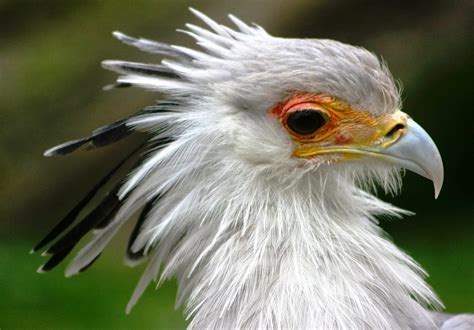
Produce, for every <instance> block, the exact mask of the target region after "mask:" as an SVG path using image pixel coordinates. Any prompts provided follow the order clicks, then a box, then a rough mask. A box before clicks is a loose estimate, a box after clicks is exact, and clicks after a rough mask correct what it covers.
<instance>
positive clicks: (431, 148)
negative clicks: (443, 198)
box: [379, 118, 444, 198]
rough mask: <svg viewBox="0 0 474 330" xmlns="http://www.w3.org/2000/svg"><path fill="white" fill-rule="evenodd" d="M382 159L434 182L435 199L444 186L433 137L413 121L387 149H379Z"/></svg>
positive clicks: (441, 165)
mask: <svg viewBox="0 0 474 330" xmlns="http://www.w3.org/2000/svg"><path fill="white" fill-rule="evenodd" d="M379 153H380V155H381V156H382V158H383V159H384V160H386V161H388V162H390V163H393V164H395V165H398V166H401V167H403V168H405V169H407V170H410V171H412V172H414V173H416V174H419V175H421V176H423V177H425V178H427V179H430V180H431V181H433V185H434V191H435V198H438V195H439V193H440V191H441V187H442V186H443V178H444V169H443V161H442V159H441V155H440V153H439V151H438V148H437V147H436V145H435V143H434V142H433V140H432V139H431V137H430V136H429V135H428V133H426V131H425V130H424V129H423V128H422V127H421V126H420V125H418V124H417V123H416V122H415V121H414V120H413V119H411V118H408V119H407V121H406V128H405V131H404V132H403V133H402V135H401V136H400V138H399V139H398V140H397V141H395V142H394V143H392V144H391V145H390V146H388V147H387V148H383V149H382V148H381V149H379Z"/></svg>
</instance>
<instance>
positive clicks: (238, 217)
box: [163, 174, 439, 329]
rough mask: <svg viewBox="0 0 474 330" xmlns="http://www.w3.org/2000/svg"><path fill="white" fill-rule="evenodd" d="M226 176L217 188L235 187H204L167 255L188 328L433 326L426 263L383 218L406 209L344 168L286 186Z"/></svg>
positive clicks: (433, 301)
mask: <svg viewBox="0 0 474 330" xmlns="http://www.w3.org/2000/svg"><path fill="white" fill-rule="evenodd" d="M249 179H250V178H249ZM228 180H229V185H224V184H220V185H219V186H218V187H232V189H229V188H227V189H228V190H227V191H216V190H215V189H209V190H208V191H209V192H212V193H210V194H209V195H208V196H204V197H202V196H201V195H202V194H203V192H201V193H199V194H200V196H201V198H202V201H203V202H202V203H201V204H200V206H201V207H200V208H199V209H198V208H196V209H195V210H194V212H191V213H192V214H193V215H194V217H193V218H192V219H188V224H187V226H188V227H187V229H186V232H187V234H185V236H187V237H186V238H185V239H183V238H181V241H179V242H176V243H175V244H176V246H175V247H174V248H173V249H170V250H169V255H168V256H167V258H166V260H167V262H166V261H165V263H166V264H167V265H166V268H165V271H164V273H163V278H167V277H172V276H178V282H179V287H180V288H179V294H178V302H180V301H185V300H186V301H187V305H186V313H187V315H188V316H189V317H190V318H191V319H192V321H191V323H190V327H193V328H273V327H278V328H374V329H385V328H387V329H388V328H394V327H395V328H398V327H401V328H406V327H408V326H413V325H414V324H423V326H425V325H431V323H430V322H431V321H430V320H429V317H428V315H427V312H426V310H425V308H424V306H425V305H428V304H432V305H436V304H439V302H438V300H437V298H436V296H435V295H434V293H433V292H432V291H431V289H430V288H429V287H428V286H427V285H426V284H425V282H424V281H423V276H424V272H423V270H422V269H420V268H419V267H418V265H417V264H416V263H415V262H414V261H413V260H412V259H411V258H410V257H408V256H407V255H406V254H404V253H403V252H402V251H400V250H399V249H398V248H397V247H396V246H395V245H394V244H393V243H392V242H390V241H389V240H387V239H386V238H385V237H384V233H383V232H382V230H381V229H380V228H379V227H378V226H377V224H376V219H375V216H376V215H377V214H387V213H388V214H395V213H397V212H398V209H396V208H395V207H393V206H391V205H389V204H386V203H384V202H382V201H380V200H379V199H377V198H375V197H374V196H372V195H370V194H368V193H366V192H364V191H363V190H360V189H359V188H357V187H356V185H355V184H354V183H353V182H350V181H348V180H347V178H342V177H339V176H330V175H327V176H324V177H321V176H319V177H318V176H311V175H309V174H308V175H307V176H303V177H301V178H299V180H298V182H297V183H295V184H293V185H288V186H285V187H281V186H279V188H278V189H277V188H276V187H275V186H272V185H268V182H264V181H260V182H259V181H258V179H257V180H256V178H255V177H253V178H252V180H253V181H252V185H250V184H245V183H243V184H242V176H240V177H239V180H240V184H239V185H237V180H236V178H229V179H228ZM232 180H233V181H234V183H235V184H236V185H232ZM279 184H281V182H280V183H279ZM216 193H217V195H216ZM195 219H201V220H200V221H196V220H195ZM203 219H204V220H203ZM184 242H187V243H184ZM183 274H184V275H183ZM420 322H424V323H420Z"/></svg>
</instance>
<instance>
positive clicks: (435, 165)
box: [104, 10, 443, 197]
mask: <svg viewBox="0 0 474 330" xmlns="http://www.w3.org/2000/svg"><path fill="white" fill-rule="evenodd" d="M193 12H194V14H195V15H197V16H198V17H199V18H200V19H202V20H203V21H204V22H205V23H207V24H208V25H209V27H210V28H211V30H212V32H211V31H208V30H205V29H202V28H200V27H198V26H195V25H192V24H187V28H188V29H187V30H185V31H183V32H184V33H186V34H189V35H191V36H192V37H193V38H194V39H196V40H197V43H198V44H199V45H200V46H201V47H202V48H203V50H204V52H199V51H195V50H191V49H188V48H184V47H178V46H173V51H174V52H175V53H174V54H172V55H175V59H174V60H164V61H163V62H162V63H163V66H164V67H165V68H166V69H167V70H168V71H170V72H172V74H174V75H175V76H176V78H177V79H174V80H171V79H164V78H162V77H146V78H145V77H142V76H138V75H127V76H123V77H121V78H119V83H122V84H126V85H130V84H132V85H138V86H142V87H145V88H149V89H152V90H159V91H162V92H163V91H165V92H167V93H170V94H172V95H173V97H174V98H175V99H180V101H179V102H178V103H179V104H180V110H178V111H177V112H176V113H175V116H173V115H170V114H168V115H167V116H165V117H161V118H162V119H165V118H166V120H167V123H166V124H167V125H169V126H171V127H173V130H175V132H178V131H179V133H178V134H179V135H180V136H187V137H189V141H190V142H191V143H199V142H197V140H199V139H201V138H203V137H204V136H205V137H206V138H205V140H206V141H207V142H203V143H205V144H209V145H215V146H220V147H222V146H224V147H222V148H220V151H219V152H217V151H216V150H214V155H217V154H219V156H218V157H223V158H231V159H233V160H240V161H241V162H242V163H245V164H246V165H247V166H250V169H253V170H255V171H256V172H261V171H262V170H263V171H264V172H265V173H266V174H267V175H268V173H277V176H279V177H280V178H281V177H284V176H285V174H284V173H295V172H298V171H299V172H301V171H303V172H305V171H306V172H307V171H313V172H316V173H320V174H321V173H324V174H327V173H331V172H334V171H337V172H339V173H349V174H350V175H351V176H354V177H356V178H357V180H358V181H360V182H367V181H370V182H371V181H380V182H381V183H382V185H383V186H384V187H385V188H386V189H387V190H390V189H392V190H393V189H396V188H397V186H398V184H399V182H400V180H399V178H398V174H397V173H398V172H399V170H400V168H404V169H408V170H410V171H413V172H415V173H417V174H419V175H422V176H424V177H426V178H428V179H430V180H432V181H433V183H434V188H435V196H436V197H437V196H438V194H439V191H440V189H441V186H442V182H443V165H442V160H441V157H440V154H439V152H438V150H437V148H436V146H435V144H434V142H433V141H432V139H431V138H430V137H429V135H428V134H427V133H426V132H425V131H424V130H423V129H422V128H421V127H420V126H419V125H418V124H417V123H416V122H415V121H414V120H413V119H411V117H410V116H409V115H407V114H406V113H404V112H402V111H401V110H400V108H401V102H400V95H399V88H397V84H396V83H395V81H394V79H393V77H392V75H391V73H390V72H389V70H388V68H387V66H386V65H385V64H384V63H383V61H381V60H380V59H379V58H378V57H377V56H375V55H374V54H373V53H371V52H369V51H367V50H365V49H363V48H360V47H355V46H351V45H347V44H343V43H340V42H337V41H333V40H322V39H285V38H275V37H272V36H270V35H269V34H268V33H266V32H265V31H264V30H263V29H262V28H261V27H259V26H256V25H255V26H253V27H251V26H248V25H247V24H245V23H243V22H242V21H240V20H239V19H237V18H236V17H234V16H232V15H230V18H231V20H232V21H233V22H234V23H235V24H236V26H237V27H238V28H239V31H234V30H232V29H230V28H227V27H225V26H223V25H219V24H217V23H215V22H214V21H212V20H211V19H209V18H208V17H206V16H205V15H203V14H202V13H200V12H197V11H194V10H193ZM115 35H116V36H117V37H118V38H120V39H122V40H123V41H125V42H128V43H132V44H133V40H132V39H130V38H129V37H126V36H124V35H122V34H120V33H116V34H115ZM127 38H129V39H127ZM141 40H142V41H145V40H143V39H141ZM135 45H136V46H139V47H140V45H139V44H138V43H137V42H135ZM144 45H145V44H143V43H142V44H141V48H142V49H144V48H145V47H144ZM104 66H105V67H106V68H109V69H112V70H116V71H119V72H124V70H123V68H122V69H121V68H120V66H119V65H118V64H117V63H116V62H114V61H106V62H104ZM126 73H130V72H126ZM145 117H146V115H145ZM154 119H155V121H160V118H159V117H158V116H155V118H154ZM153 121H154V120H153V118H152V119H150V118H148V119H144V118H139V119H138V120H135V122H134V123H132V125H137V126H138V127H139V126H140V125H141V124H144V125H145V127H149V125H150V122H153ZM214 149H215V148H214ZM252 166H253V168H252ZM282 171H283V172H282ZM397 178H398V179H397Z"/></svg>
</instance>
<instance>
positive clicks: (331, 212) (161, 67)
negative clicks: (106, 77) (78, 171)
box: [33, 9, 474, 329]
mask: <svg viewBox="0 0 474 330" xmlns="http://www.w3.org/2000/svg"><path fill="white" fill-rule="evenodd" d="M191 11H192V12H193V13H194V14H195V15H196V16H197V17H198V18H199V19H200V20H201V21H203V22H204V23H205V24H206V25H207V26H208V28H209V29H204V28H202V27H199V26H196V25H192V24H187V25H186V27H187V29H186V30H184V31H181V32H184V33H185V34H188V35H189V36H191V37H192V38H194V39H195V40H196V41H197V44H198V45H199V46H200V47H201V50H193V49H190V48H186V47H180V46H171V45H167V44H163V43H159V42H156V41H152V40H148V39H142V38H139V39H136V38H132V37H129V36H126V35H124V34H122V33H119V32H114V36H115V37H116V38H118V39H119V40H120V41H122V42H124V43H126V44H128V45H131V46H134V47H137V48H139V49H141V50H143V51H146V52H149V53H153V54H158V55H162V56H163V57H164V59H162V60H161V63H160V64H142V63H134V62H126V61H118V60H109V61H104V62H103V63H102V64H103V67H104V68H106V69H109V70H112V71H116V72H118V73H120V74H122V75H121V76H120V77H119V78H118V79H117V83H116V84H115V85H112V86H108V87H107V89H110V88H113V87H142V88H145V89H148V90H152V91H157V92H160V93H162V94H164V95H165V96H166V97H165V98H164V100H162V101H159V102H157V103H156V104H155V105H153V106H150V107H148V108H145V109H143V110H141V111H139V112H137V113H135V114H134V115H131V116H130V117H127V118H125V119H122V120H119V121H117V122H115V123H112V124H110V125H107V126H104V127H102V128H99V129H97V130H96V131H94V132H93V133H92V135H91V136H90V137H87V138H83V139H78V140H74V141H71V142H67V143H65V144H62V145H59V146H57V147H54V148H52V149H50V150H48V151H46V152H45V156H55V155H65V154H68V153H70V152H73V151H75V150H77V149H93V148H98V147H103V146H106V145H109V144H111V143H114V142H116V141H118V140H120V139H123V138H125V137H128V136H130V135H132V134H134V133H136V132H146V133H148V134H149V140H148V141H147V142H146V143H144V144H142V145H139V146H138V147H137V148H136V149H134V150H132V151H124V155H126V156H125V157H124V160H123V161H121V162H120V163H119V164H118V165H117V166H115V167H114V168H113V169H112V170H111V172H110V173H108V174H107V175H106V176H105V177H104V178H103V179H102V180H101V181H100V182H99V183H98V184H97V185H95V186H94V187H93V189H92V190H91V191H90V192H89V193H88V194H87V195H86V196H85V197H84V198H83V199H82V200H81V201H80V202H79V203H78V205H77V206H76V207H74V208H73V209H72V210H71V211H70V212H69V213H68V214H67V215H66V216H65V217H64V219H63V220H62V221H61V222H60V223H59V224H58V225H57V226H56V227H55V228H54V229H53V230H52V231H51V232H50V233H49V234H48V235H47V236H46V237H45V238H44V239H43V240H42V241H41V242H40V243H39V244H38V245H37V246H36V247H35V248H34V249H33V251H37V250H41V249H43V248H44V247H46V246H47V245H49V247H48V248H47V250H46V251H45V252H44V255H46V256H49V259H48V261H47V262H46V263H45V264H44V265H43V266H41V267H40V268H39V270H38V271H39V272H45V271H49V270H51V269H53V268H54V267H55V266H57V265H58V264H59V263H60V262H61V261H62V260H64V259H65V258H66V256H67V255H68V254H69V253H70V252H71V251H72V250H73V249H74V247H75V245H76V244H77V243H78V242H79V241H80V240H81V239H82V238H83V237H84V236H85V235H87V234H88V233H89V232H93V237H92V239H91V240H90V242H89V243H88V244H87V245H85V247H83V248H82V249H80V251H79V252H78V253H77V255H76V256H75V257H74V258H73V260H72V261H71V262H70V264H69V266H68V267H67V269H66V276H71V275H74V274H77V273H79V272H81V271H83V270H85V269H86V268H87V267H89V266H90V265H91V264H92V263H93V262H94V261H96V260H97V258H98V257H99V256H100V254H101V252H102V251H103V250H104V248H105V247H106V245H107V244H108V243H109V242H110V240H111V239H112V238H113V237H114V236H115V234H116V233H117V232H118V230H119V229H120V228H121V227H122V226H123V225H124V224H125V223H127V222H128V221H131V220H132V219H134V218H136V217H138V221H137V222H136V225H135V228H134V229H133V232H132V233H131V236H130V239H129V243H128V245H127V251H126V263H127V264H129V265H132V266H133V265H136V264H138V263H140V262H144V261H145V262H147V267H146V269H145V271H144V273H143V275H142V278H141V279H140V281H139V283H138V286H137V288H136V290H135V292H134V293H133V296H132V298H131V300H130V302H129V305H128V306H127V311H130V309H131V308H132V306H133V305H135V303H136V302H137V300H138V298H139V297H140V295H141V294H142V292H143V291H144V290H145V288H146V287H147V286H148V284H149V283H150V282H151V281H158V282H159V283H161V282H162V281H164V280H166V279H169V278H176V279H177V281H178V284H179V290H178V293H177V303H178V305H179V304H182V303H183V302H185V304H186V308H185V314H186V316H187V317H188V318H190V319H191V321H190V324H189V326H190V327H191V328H224V329H228V328H255V329H256V328H319V329H332V328H334V329H359V328H364V329H394V328H403V329H406V328H436V327H441V326H442V327H444V328H449V327H452V326H456V325H459V324H460V325H467V324H472V323H473V322H474V320H473V318H472V316H466V315H461V316H450V315H446V314H441V313H438V312H436V311H437V310H439V309H441V308H442V307H443V306H442V303H441V302H440V300H439V299H438V297H437V296H436V294H435V293H434V292H433V291H432V289H431V288H430V287H429V286H428V285H427V284H426V283H425V281H424V279H423V277H424V276H425V273H424V271H423V270H422V268H421V267H420V266H419V265H418V264H417V263H416V262H415V261H414V260H412V259H411V258H410V257H409V256H407V255H406V254H405V253H403V252H402V251H401V250H399V249H398V248H397V247H396V246H395V245H394V244H393V243H392V242H391V241H390V240H388V239H387V238H386V237H385V235H384V233H383V231H382V230H381V229H380V228H379V226H378V225H377V217H378V216H380V215H388V216H393V217H401V216H402V215H405V214H407V213H409V212H407V211H404V210H402V209H399V208H397V207H395V206H393V205H390V204H388V203H385V202H383V201H381V200H380V199H378V198H376V197H375V196H374V195H373V194H371V193H370V191H373V189H374V188H375V187H381V188H382V189H383V190H384V191H385V192H388V193H395V192H397V191H398V190H399V188H400V186H401V175H400V174H401V171H402V169H408V170H411V171H414V172H416V173H418V174H420V175H422V176H424V177H427V178H429V179H431V180H432V181H433V183H434V188H435V196H437V195H438V194H439V191H440V189H441V185H442V182H443V165H442V161H441V157H440V154H439V152H438V150H437V148H436V146H435V144H434V143H433V141H432V140H431V138H430V137H429V135H428V134H427V133H426V132H425V131H424V130H423V129H422V128H421V127H420V126H419V125H418V124H417V123H416V122H415V121H414V120H413V119H411V117H410V116H408V115H407V114H405V113H404V112H402V111H401V110H400V108H401V103H400V95H399V90H398V88H397V84H396V83H395V82H394V79H393V78H392V75H391V74H390V72H389V70H388V68H387V67H386V66H385V64H384V63H383V62H381V61H380V60H379V59H378V58H377V57H376V56H375V55H374V54H372V53H371V52H369V51H367V50H365V49H363V48H360V47H354V46H350V45H346V44H343V43H340V42H337V41H333V40H323V39H285V38H276V37H273V36H270V35H269V34H268V33H267V32H265V30H264V29H262V28H261V27H260V26H258V25H252V26H249V25H247V24H245V23H243V22H242V21H240V20H239V19H237V18H236V17H234V16H232V15H230V16H229V17H230V19H231V20H232V22H233V23H234V24H235V26H236V30H234V29H231V28H228V27H226V26H224V25H220V24H218V23H216V22H215V21H213V20H211V19H210V18H208V17H207V16H205V15H204V14H202V13H200V12H198V11H196V10H192V9H191ZM145 151H146V153H145ZM136 154H144V155H143V156H142V157H141V158H142V159H141V160H140V161H139V162H138V163H137V164H135V165H132V167H131V170H130V171H131V172H130V173H129V174H128V175H127V176H126V177H124V178H123V179H121V180H120V181H119V182H118V183H117V184H116V185H115V186H113V188H112V189H111V190H110V191H109V192H108V193H107V194H105V196H103V198H102V200H101V201H100V202H99V203H98V204H97V205H96V206H95V207H94V208H92V211H90V212H89V213H86V214H84V213H85V212H83V209H84V208H85V207H86V206H88V205H89V204H91V203H93V200H94V199H95V198H96V195H98V192H99V191H100V190H101V188H102V187H103V186H104V185H106V184H107V185H108V184H109V183H108V182H109V181H111V180H112V181H113V177H114V174H115V173H116V172H117V171H118V170H119V168H121V167H124V166H130V165H127V164H128V163H129V159H131V158H132V157H133V156H134V155H136ZM469 322H471V323H469Z"/></svg>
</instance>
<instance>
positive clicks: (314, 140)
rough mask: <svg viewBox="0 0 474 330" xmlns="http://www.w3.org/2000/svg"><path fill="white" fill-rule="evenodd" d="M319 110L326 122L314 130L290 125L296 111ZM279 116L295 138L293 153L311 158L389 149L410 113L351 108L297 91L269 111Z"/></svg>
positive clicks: (354, 154)
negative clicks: (294, 128) (375, 112)
mask: <svg viewBox="0 0 474 330" xmlns="http://www.w3.org/2000/svg"><path fill="white" fill-rule="evenodd" d="M309 109H312V110H318V111H320V112H322V113H323V114H324V116H325V117H326V123H325V124H324V125H323V126H322V127H320V128H319V129H317V130H316V131H315V132H313V133H311V134H308V135H300V134H298V133H296V132H294V131H292V130H291V129H290V128H289V127H288V125H287V119H288V116H289V115H290V114H291V113H292V112H294V111H301V110H309ZM270 112H271V114H272V115H274V116H277V117H278V118H279V120H280V122H281V124H282V125H283V127H284V128H285V129H286V130H287V132H288V134H289V135H290V137H291V138H292V139H293V141H295V149H294V151H293V155H294V156H295V157H300V158H309V157H313V156H316V155H321V154H337V155H339V156H340V157H342V158H354V157H359V156H360V154H361V153H360V152H359V151H360V150H366V149H367V150H368V149H370V148H371V147H379V148H380V147H382V148H386V147H388V146H389V145H391V144H392V143H393V142H395V141H396V140H398V138H399V137H400V136H401V135H403V134H404V130H405V127H406V121H407V119H408V116H407V115H406V114H405V113H403V112H401V111H395V112H394V113H389V114H383V115H378V116H375V115H372V114H369V113H367V112H365V111H360V110H356V109H353V108H351V107H350V106H349V105H348V104H347V103H345V102H343V101H341V100H338V99H336V98H334V97H331V96H327V95H323V94H310V93H295V94H293V95H292V96H291V97H290V98H289V99H287V100H285V101H283V102H280V103H278V104H277V105H276V106H274V107H273V108H272V109H271V110H270Z"/></svg>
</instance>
